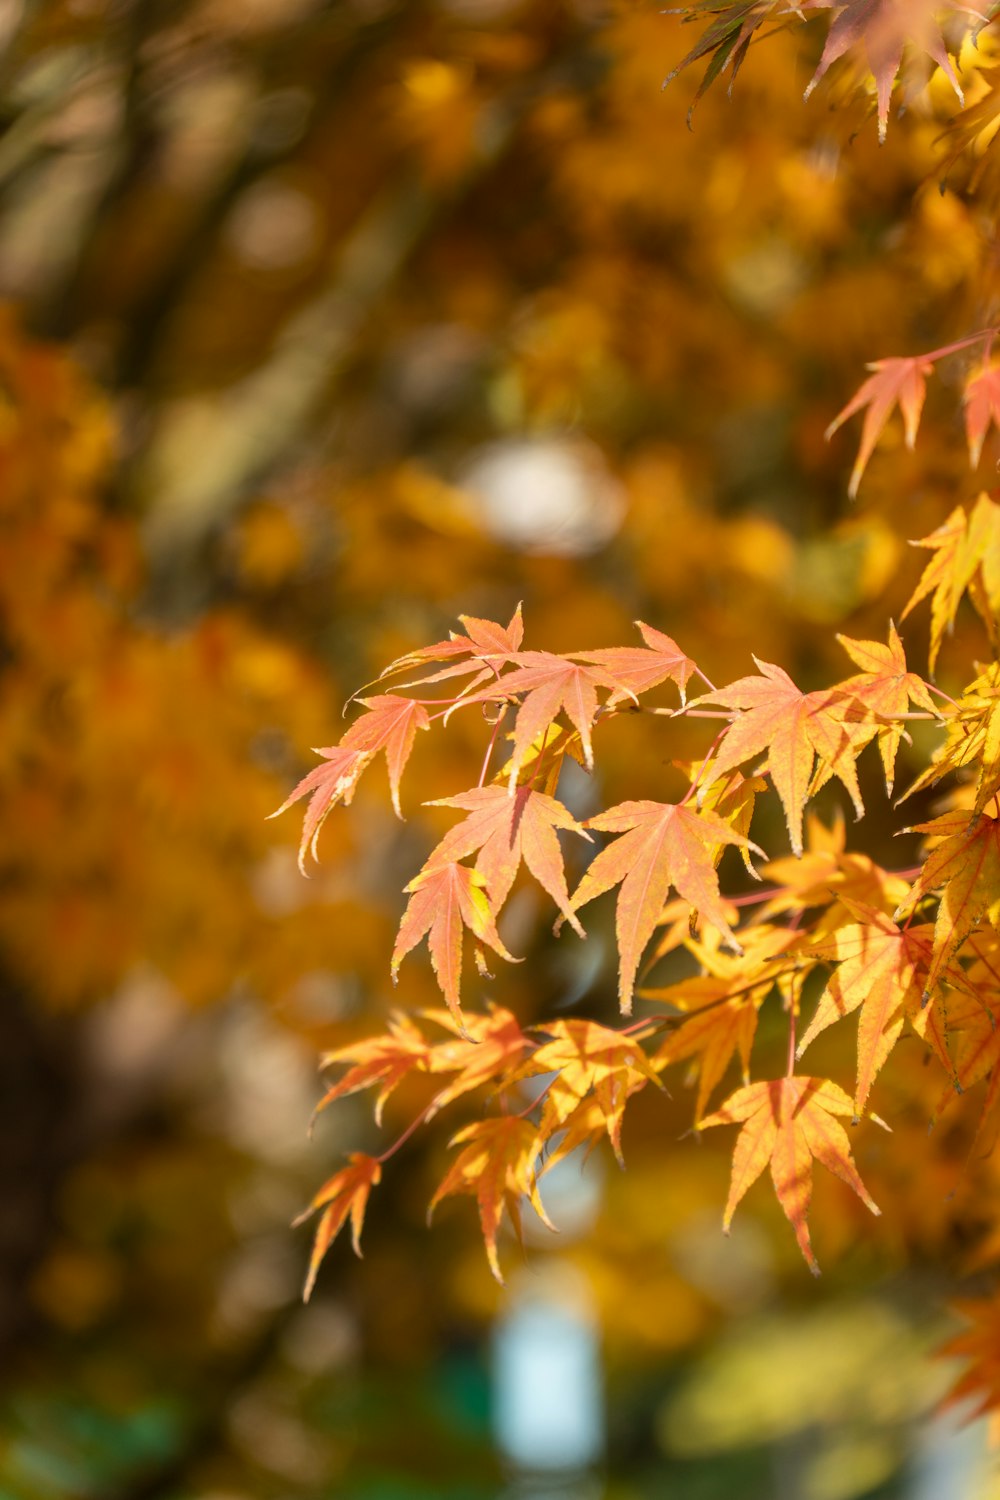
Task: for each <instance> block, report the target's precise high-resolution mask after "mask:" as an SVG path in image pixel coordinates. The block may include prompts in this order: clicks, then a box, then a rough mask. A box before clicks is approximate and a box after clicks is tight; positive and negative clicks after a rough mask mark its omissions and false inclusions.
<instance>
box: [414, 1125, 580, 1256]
mask: <svg viewBox="0 0 1000 1500" xmlns="http://www.w3.org/2000/svg"><path fill="white" fill-rule="evenodd" d="M451 1144H452V1145H453V1146H459V1145H462V1144H465V1150H464V1151H462V1152H461V1153H460V1154H459V1155H458V1157H457V1158H456V1159H455V1161H453V1162H452V1164H451V1167H450V1168H449V1170H448V1173H447V1175H446V1176H445V1179H444V1181H443V1182H442V1183H441V1186H440V1187H439V1188H438V1190H437V1192H436V1193H435V1194H434V1197H433V1198H432V1199H431V1203H430V1208H429V1209H428V1211H427V1216H428V1218H430V1216H431V1214H433V1212H434V1210H435V1208H436V1207H437V1205H438V1204H439V1203H440V1202H441V1200H442V1198H447V1197H449V1196H450V1195H451V1194H453V1193H471V1194H472V1195H473V1196H474V1197H475V1199H476V1202H477V1203H478V1205H479V1222H480V1224H481V1226H482V1231H483V1242H484V1244H485V1246H486V1257H487V1259H488V1261H489V1263H490V1270H491V1271H492V1272H493V1275H494V1276H495V1277H496V1279H497V1281H499V1282H500V1284H501V1285H503V1275H502V1274H501V1271H500V1261H499V1257H498V1255H497V1235H498V1234H499V1232H500V1221H501V1219H502V1218H503V1211H504V1208H506V1209H507V1212H508V1214H509V1215H510V1220H511V1223H512V1224H513V1226H514V1230H515V1233H516V1234H517V1236H518V1239H520V1237H521V1200H522V1199H523V1198H527V1199H528V1201H529V1202H530V1204H531V1206H532V1208H533V1209H534V1210H535V1213H536V1214H537V1215H538V1217H539V1218H540V1219H541V1221H542V1223H543V1224H545V1225H547V1226H548V1228H549V1229H554V1228H555V1226H554V1225H553V1224H551V1223H550V1222H549V1219H548V1216H547V1215H546V1212H545V1209H544V1206H543V1204H542V1200H541V1198H540V1197H539V1195H538V1183H537V1179H536V1174H535V1163H536V1162H537V1160H538V1155H539V1152H540V1151H541V1148H542V1144H543V1142H542V1137H541V1135H540V1134H539V1130H538V1127H537V1126H536V1125H532V1123H531V1122H530V1120H523V1119H521V1118H520V1117H519V1116H517V1115H499V1116H497V1117H495V1118H491V1119H488V1120H479V1121H477V1122H476V1123H475V1124H474V1125H467V1126H466V1127H465V1129H464V1130H460V1131H459V1132H458V1134H457V1135H455V1136H453V1137H452V1140H451Z"/></svg>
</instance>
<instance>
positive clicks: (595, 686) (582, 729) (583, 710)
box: [449, 651, 632, 788]
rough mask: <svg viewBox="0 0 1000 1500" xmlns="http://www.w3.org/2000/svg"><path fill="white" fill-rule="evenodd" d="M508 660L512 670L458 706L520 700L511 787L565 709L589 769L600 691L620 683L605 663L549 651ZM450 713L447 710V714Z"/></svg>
mask: <svg viewBox="0 0 1000 1500" xmlns="http://www.w3.org/2000/svg"><path fill="white" fill-rule="evenodd" d="M512 660H513V662H514V670H513V671H512V672H506V673H505V674H504V676H503V677H502V678H500V680H499V682H497V683H495V684H494V685H493V686H491V687H484V688H479V689H478V690H477V691H476V692H474V693H469V694H468V695H467V696H466V697H464V698H463V699H462V704H461V706H462V707H466V706H467V705H468V704H470V703H501V702H504V701H510V700H512V699H515V698H519V697H521V698H522V701H521V704H520V706H519V708H518V710H517V718H516V720H515V723H514V751H513V755H512V756H511V761H510V785H511V787H512V788H513V786H514V785H515V783H516V781H517V775H518V772H519V770H520V768H521V764H522V762H523V761H524V758H525V756H526V755H527V754H528V751H529V750H530V748H531V745H532V742H533V741H534V740H535V739H536V738H537V736H538V735H540V734H542V733H543V732H544V731H545V730H546V729H547V728H548V726H549V725H550V724H551V723H552V721H553V719H555V717H556V716H557V714H559V713H565V715H566V717H567V719H568V720H569V721H570V723H571V724H572V725H573V727H574V729H576V730H577V732H578V733H579V736H580V741H581V744H582V746H583V754H584V759H585V761H586V763H587V767H588V769H589V768H590V767H592V766H593V764H594V751H593V746H592V744H591V739H590V731H591V727H592V725H593V723H594V719H595V717H596V715H597V705H598V699H597V693H598V690H599V689H602V688H603V689H607V690H608V691H609V692H614V691H616V690H617V691H621V690H622V687H623V685H622V684H621V683H620V682H618V681H617V679H616V678H615V676H614V675H613V673H611V672H609V671H608V670H607V669H606V668H604V667H598V666H587V665H583V664H581V663H579V662H575V661H572V660H571V659H570V658H569V657H567V656H555V655H554V654H553V653H552V652H551V651H519V652H518V653H517V654H516V656H514V657H513V658H512ZM626 692H627V690H626ZM522 695H523V697H522ZM627 695H628V696H632V695H631V694H627ZM457 706H458V705H456V707H457ZM453 711H454V710H449V713H451V712H453Z"/></svg>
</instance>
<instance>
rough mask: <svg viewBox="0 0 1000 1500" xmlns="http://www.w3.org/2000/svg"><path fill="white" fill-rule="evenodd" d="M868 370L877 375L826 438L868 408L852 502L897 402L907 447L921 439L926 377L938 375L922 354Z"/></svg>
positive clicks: (884, 362)
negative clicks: (920, 429)
mask: <svg viewBox="0 0 1000 1500" xmlns="http://www.w3.org/2000/svg"><path fill="white" fill-rule="evenodd" d="M865 368H866V369H869V370H874V372H875V373H874V374H873V375H871V376H870V377H869V379H868V380H866V381H865V383H864V385H863V386H862V387H861V389H860V390H858V391H856V392H855V394H854V395H853V396H852V397H851V399H850V401H848V403H847V405H846V406H845V407H844V409H843V411H842V412H840V413H839V414H838V415H837V416H836V417H834V419H833V421H832V422H831V423H830V425H829V427H828V428H827V429H826V437H827V438H828V439H829V438H831V437H833V434H834V433H835V432H836V431H837V429H838V427H840V426H842V425H843V423H844V422H846V421H847V420H848V418H849V417H853V416H854V414H855V412H859V411H861V409H862V407H865V406H867V408H868V410H867V411H866V412H865V420H864V424H863V426H862V428H861V446H860V447H859V449H858V456H857V458H856V459H855V462H854V468H853V469H852V470H851V482H850V484H849V485H848V487H847V493H848V494H849V495H850V497H851V499H852V500H853V499H855V498H856V496H857V493H858V486H859V485H860V483H861V476H862V474H863V473H864V471H865V469H866V467H867V465H868V460H869V459H870V458H871V456H872V453H873V451H874V448H875V444H876V443H877V442H878V439H879V434H880V433H881V431H882V429H883V428H884V426H885V424H886V422H887V421H888V420H889V414H890V412H891V411H892V408H893V407H894V406H895V405H896V403H897V401H898V403H899V409H900V411H901V412H902V414H903V431H904V434H905V437H906V446H907V447H908V448H912V447H913V445H914V443H915V442H916V440H917V428H918V427H919V426H920V414H921V412H922V411H923V409H924V394H925V391H926V382H925V376H927V375H931V374H933V372H934V366H933V364H932V363H931V362H930V360H928V359H927V358H925V357H924V355H922V354H916V355H913V356H910V357H908V358H895V359H877V360H875V362H874V363H873V364H869V365H867V366H866V367H865Z"/></svg>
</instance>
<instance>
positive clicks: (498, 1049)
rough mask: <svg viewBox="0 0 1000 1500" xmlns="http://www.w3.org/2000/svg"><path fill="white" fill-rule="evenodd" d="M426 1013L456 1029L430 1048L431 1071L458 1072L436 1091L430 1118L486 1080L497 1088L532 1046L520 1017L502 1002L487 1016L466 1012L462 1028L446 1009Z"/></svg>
mask: <svg viewBox="0 0 1000 1500" xmlns="http://www.w3.org/2000/svg"><path fill="white" fill-rule="evenodd" d="M425 1014H426V1015H427V1018H428V1019H429V1020H433V1021H436V1022H437V1024H438V1025H439V1026H444V1027H445V1028H446V1030H449V1031H454V1032H455V1033H456V1034H455V1036H454V1037H453V1038H451V1039H449V1040H448V1041H446V1042H439V1043H438V1044H437V1045H436V1046H434V1047H432V1048H431V1049H430V1055H429V1059H428V1064H427V1066H428V1069H429V1071H430V1072H431V1073H455V1075H456V1076H455V1078H453V1079H452V1081H451V1083H448V1084H446V1085H445V1087H444V1088H443V1089H440V1090H439V1091H438V1093H437V1094H435V1096H434V1105H433V1108H432V1109H431V1110H430V1111H429V1112H428V1115H427V1118H428V1119H430V1118H431V1116H432V1115H435V1114H437V1112H438V1110H440V1109H443V1108H444V1107H445V1105H446V1104H451V1103H452V1101H453V1100H455V1099H458V1098H460V1097H461V1096H462V1095H463V1094H468V1093H470V1092H471V1091H472V1090H473V1089H478V1088H482V1087H483V1086H484V1085H486V1084H489V1085H490V1087H491V1088H494V1089H496V1088H500V1087H502V1086H503V1085H504V1084H505V1083H508V1082H509V1081H510V1078H511V1075H512V1074H513V1073H514V1072H515V1071H516V1070H517V1068H518V1066H519V1064H520V1063H521V1061H522V1059H523V1057H524V1054H525V1052H526V1051H527V1050H528V1047H529V1046H530V1043H529V1041H528V1038H527V1037H526V1036H525V1034H524V1032H523V1031H522V1030H521V1027H520V1023H519V1022H518V1020H517V1017H516V1016H513V1015H512V1014H511V1012H510V1011H509V1010H505V1009H504V1008H503V1006H500V1005H491V1006H490V1008H489V1010H488V1012H487V1014H486V1015H484V1016H464V1017H463V1022H462V1029H461V1030H459V1028H458V1026H457V1025H456V1022H455V1020H454V1018H453V1017H452V1016H451V1015H450V1014H449V1013H448V1012H447V1011H427V1012H425ZM463 1032H464V1035H463Z"/></svg>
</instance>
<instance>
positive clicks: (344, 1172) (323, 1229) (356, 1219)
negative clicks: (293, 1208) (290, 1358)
mask: <svg viewBox="0 0 1000 1500" xmlns="http://www.w3.org/2000/svg"><path fill="white" fill-rule="evenodd" d="M349 1161H350V1165H349V1166H346V1167H342V1168H341V1169H340V1171H339V1172H335V1173H334V1174H333V1176H332V1177H331V1178H330V1179H329V1181H328V1182H326V1183H324V1185H323V1186H322V1187H321V1188H320V1190H319V1192H318V1193H317V1194H316V1196H315V1198H314V1199H313V1201H312V1202H311V1203H310V1205H309V1207H308V1208H307V1209H306V1211H305V1213H304V1214H301V1215H300V1216H299V1218H297V1219H296V1221H295V1222H296V1224H301V1223H303V1221H304V1220H305V1219H307V1218H308V1217H309V1216H310V1214H313V1213H315V1212H316V1211H317V1210H318V1209H321V1208H322V1209H323V1210H324V1213H323V1216H322V1218H321V1219H320V1221H319V1227H318V1228H317V1230H316V1238H315V1241H314V1242H313V1251H312V1256H311V1258H310V1261H309V1271H308V1274H307V1276H306V1284H305V1287H304V1288H303V1292H302V1300H303V1301H304V1302H308V1301H309V1297H310V1294H311V1292H312V1289H313V1287H314V1286H315V1284H316V1275H317V1272H318V1271H319V1267H320V1262H321V1261H322V1259H323V1257H324V1255H325V1254H326V1252H327V1251H328V1250H329V1248H330V1246H331V1245H332V1244H333V1242H334V1240H335V1239H336V1238H337V1235H338V1234H339V1233H340V1231H341V1229H343V1227H344V1225H345V1223H346V1222H347V1220H348V1218H350V1221H351V1244H352V1245H353V1247H354V1253H355V1255H360V1254H361V1226H362V1224H363V1223H364V1218H365V1209H366V1208H367V1206H368V1194H369V1193H370V1192H371V1190H372V1188H373V1187H375V1186H377V1184H378V1183H379V1182H380V1181H381V1178H382V1166H381V1163H380V1162H379V1161H378V1160H377V1159H376V1158H375V1157H374V1156H365V1155H364V1154H363V1152H360V1151H354V1152H352V1153H351V1156H350V1158H349Z"/></svg>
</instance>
